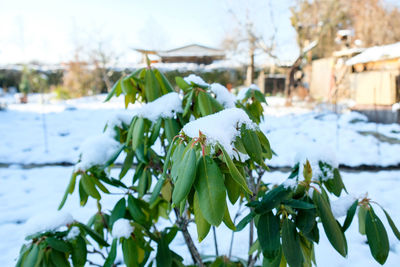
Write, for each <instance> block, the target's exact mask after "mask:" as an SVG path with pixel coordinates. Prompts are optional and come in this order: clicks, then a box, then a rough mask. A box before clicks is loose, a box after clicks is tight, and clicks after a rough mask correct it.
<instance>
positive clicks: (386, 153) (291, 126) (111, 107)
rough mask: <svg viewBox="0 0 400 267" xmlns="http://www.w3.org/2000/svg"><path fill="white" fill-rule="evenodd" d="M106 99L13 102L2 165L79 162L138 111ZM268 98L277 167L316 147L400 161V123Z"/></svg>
mask: <svg viewBox="0 0 400 267" xmlns="http://www.w3.org/2000/svg"><path fill="white" fill-rule="evenodd" d="M104 99H105V95H100V96H96V97H87V98H81V99H75V100H69V101H62V102H54V103H53V102H48V103H46V104H40V102H39V101H36V100H40V98H39V97H37V96H36V97H31V98H30V101H32V103H29V104H26V105H20V104H9V105H8V109H7V110H6V111H0V163H12V164H31V163H57V162H69V163H75V162H76V160H77V158H78V156H79V147H80V145H81V144H82V140H84V139H85V138H87V137H89V136H92V135H97V134H99V133H101V131H102V130H103V128H104V125H105V123H106V122H107V120H108V119H110V118H112V117H113V116H115V115H116V114H120V113H124V114H133V113H132V107H130V108H129V109H128V110H124V108H123V107H124V105H123V101H122V99H115V100H113V101H111V102H108V103H103V100H104ZM267 101H268V102H269V103H270V106H268V107H266V113H265V115H266V116H265V122H264V123H262V124H261V126H260V127H261V129H262V130H263V131H264V132H265V133H266V134H267V137H268V138H269V140H270V142H271V145H272V148H273V149H274V151H275V152H276V153H277V154H278V156H277V157H274V158H273V159H272V161H271V162H269V165H271V166H291V165H292V164H293V159H294V157H295V155H296V154H297V152H299V151H301V152H304V151H313V150H315V149H318V150H321V149H322V150H327V151H332V153H335V154H336V155H337V158H338V161H339V163H341V164H345V165H348V166H358V165H363V164H365V165H380V166H389V165H398V164H400V153H399V151H400V126H399V125H398V124H386V125H384V124H375V123H369V122H366V118H365V117H364V116H362V115H361V114H359V113H355V112H351V113H345V114H342V115H339V116H338V115H336V114H334V113H332V112H328V111H323V112H316V111H310V110H309V109H306V108H298V107H293V108H286V107H283V106H282V104H283V103H282V99H279V98H267ZM376 136H378V137H382V138H380V140H379V139H377V138H376ZM45 137H46V138H45ZM46 142H47V151H46Z"/></svg>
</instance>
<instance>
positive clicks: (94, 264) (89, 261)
mask: <svg viewBox="0 0 400 267" xmlns="http://www.w3.org/2000/svg"><path fill="white" fill-rule="evenodd" d="M87 262H88V263H89V264H90V265H93V266H99V267H103V265H100V264H97V263H94V262H93V261H91V260H87Z"/></svg>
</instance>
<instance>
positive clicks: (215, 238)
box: [212, 226, 219, 257]
mask: <svg viewBox="0 0 400 267" xmlns="http://www.w3.org/2000/svg"><path fill="white" fill-rule="evenodd" d="M212 229H213V236H214V247H215V255H216V256H217V257H218V256H219V253H218V242H217V234H216V233H215V226H213V227H212Z"/></svg>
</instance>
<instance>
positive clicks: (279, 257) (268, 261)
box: [262, 246, 286, 267]
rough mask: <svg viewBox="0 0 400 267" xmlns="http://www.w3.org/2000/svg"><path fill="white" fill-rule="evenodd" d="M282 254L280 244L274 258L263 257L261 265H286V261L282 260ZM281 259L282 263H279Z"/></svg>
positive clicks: (270, 266) (275, 266)
mask: <svg viewBox="0 0 400 267" xmlns="http://www.w3.org/2000/svg"><path fill="white" fill-rule="evenodd" d="M282 256H283V255H282V246H280V247H279V252H278V255H277V256H276V257H275V258H274V259H268V258H266V257H264V259H263V264H262V267H283V266H285V267H286V261H284V260H285V259H284V257H282ZM281 261H283V262H284V264H281Z"/></svg>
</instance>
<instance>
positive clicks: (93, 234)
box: [78, 223, 109, 247]
mask: <svg viewBox="0 0 400 267" xmlns="http://www.w3.org/2000/svg"><path fill="white" fill-rule="evenodd" d="M78 226H79V227H80V228H81V229H83V230H84V231H85V232H86V233H87V234H88V235H89V236H90V237H91V238H93V240H94V241H96V242H97V243H98V244H99V245H100V246H104V247H108V246H109V244H108V243H107V242H106V241H105V240H104V239H103V238H102V237H101V236H100V235H99V234H98V233H96V232H95V231H93V230H92V229H90V228H89V227H88V226H87V225H85V224H83V223H78Z"/></svg>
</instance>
